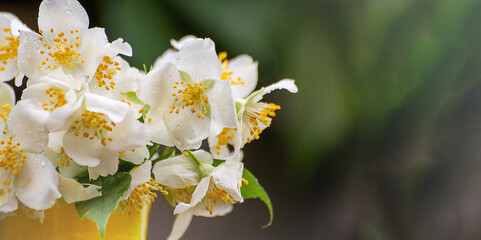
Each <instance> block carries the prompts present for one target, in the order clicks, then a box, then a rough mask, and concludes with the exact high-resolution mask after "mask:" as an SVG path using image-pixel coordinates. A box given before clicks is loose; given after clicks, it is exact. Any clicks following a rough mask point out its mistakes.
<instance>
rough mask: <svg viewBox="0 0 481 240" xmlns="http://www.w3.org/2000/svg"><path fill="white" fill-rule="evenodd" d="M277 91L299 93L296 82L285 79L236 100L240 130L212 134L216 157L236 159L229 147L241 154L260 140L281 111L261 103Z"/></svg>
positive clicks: (233, 129)
mask: <svg viewBox="0 0 481 240" xmlns="http://www.w3.org/2000/svg"><path fill="white" fill-rule="evenodd" d="M276 89H286V90H288V91H289V92H291V93H296V92H297V87H296V85H295V84H294V80H291V79H284V80H281V81H279V82H277V83H274V84H272V85H269V86H267V87H265V88H262V89H260V90H258V91H255V92H253V93H252V94H250V95H249V96H248V97H247V98H246V99H240V98H238V99H236V105H237V120H238V121H239V127H238V128H224V129H223V130H222V132H221V133H220V134H216V133H214V132H211V135H210V136H209V146H210V148H211V151H212V152H213V153H214V156H216V157H219V158H224V159H227V158H231V157H233V158H236V157H235V156H232V153H231V152H230V151H229V149H228V147H227V145H228V144H230V145H233V146H234V148H235V151H234V153H235V154H239V153H240V149H241V148H243V147H244V145H245V144H246V143H250V142H251V141H253V140H255V139H259V135H260V134H261V133H262V131H263V130H264V129H266V128H267V127H269V126H270V124H271V122H272V118H273V117H274V116H275V111H276V110H279V109H280V106H279V105H276V104H274V103H264V102H260V100H262V97H263V96H264V95H265V94H268V93H270V92H272V91H273V90H276Z"/></svg>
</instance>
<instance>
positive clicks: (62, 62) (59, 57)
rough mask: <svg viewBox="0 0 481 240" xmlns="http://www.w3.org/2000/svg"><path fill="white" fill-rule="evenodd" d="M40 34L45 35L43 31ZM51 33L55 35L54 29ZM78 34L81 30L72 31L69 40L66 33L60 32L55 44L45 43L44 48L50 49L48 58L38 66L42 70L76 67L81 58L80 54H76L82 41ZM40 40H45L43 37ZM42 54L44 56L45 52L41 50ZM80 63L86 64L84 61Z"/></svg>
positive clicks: (54, 39)
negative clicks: (44, 68) (45, 68)
mask: <svg viewBox="0 0 481 240" xmlns="http://www.w3.org/2000/svg"><path fill="white" fill-rule="evenodd" d="M39 32H40V33H41V34H42V33H43V31H42V30H40V31H39ZM50 32H51V33H54V29H53V28H52V29H50ZM78 32H79V30H71V31H70V34H69V35H70V36H69V38H67V37H66V34H65V33H64V32H60V33H59V34H58V35H57V37H55V38H53V39H52V40H53V43H51V44H48V43H44V44H43V46H44V47H46V48H47V49H48V53H47V57H46V58H45V60H44V61H42V64H41V65H40V66H38V68H39V69H40V68H42V67H45V66H46V67H47V68H48V69H50V68H53V69H57V68H58V67H59V66H60V67H62V66H65V67H66V68H69V67H73V66H75V63H78V58H79V57H80V56H81V54H80V53H77V52H76V50H77V49H78V48H79V47H80V43H79V42H78V40H79V39H80V37H79V36H78ZM39 39H40V41H43V40H44V38H43V37H40V38H39ZM71 39H73V40H71ZM40 54H42V55H44V54H45V51H43V50H41V51H40ZM80 62H81V63H84V60H81V61H80ZM49 63H50V64H49Z"/></svg>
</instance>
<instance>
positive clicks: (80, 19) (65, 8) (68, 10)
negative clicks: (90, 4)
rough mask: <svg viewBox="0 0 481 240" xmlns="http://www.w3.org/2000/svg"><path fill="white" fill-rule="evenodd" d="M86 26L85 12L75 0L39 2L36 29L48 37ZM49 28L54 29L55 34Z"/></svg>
mask: <svg viewBox="0 0 481 240" xmlns="http://www.w3.org/2000/svg"><path fill="white" fill-rule="evenodd" d="M88 26H89V17H88V15H87V12H86V11H85V9H84V8H83V7H82V5H80V3H79V2H78V1H77V0H48V1H43V2H42V3H41V4H40V9H39V12H38V29H40V30H42V31H43V32H44V34H45V35H46V37H48V38H53V37H56V34H59V33H60V32H64V33H68V32H70V30H79V31H83V30H86V29H87V28H88ZM50 29H54V30H55V34H54V33H51V32H50Z"/></svg>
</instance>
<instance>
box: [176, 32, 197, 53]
mask: <svg viewBox="0 0 481 240" xmlns="http://www.w3.org/2000/svg"><path fill="white" fill-rule="evenodd" d="M194 39H200V38H198V37H196V36H194V35H187V36H184V37H182V38H181V39H179V41H176V40H174V39H171V40H170V45H172V47H173V48H174V49H177V50H179V49H181V48H182V46H183V45H184V44H185V43H186V42H188V41H192V40H194Z"/></svg>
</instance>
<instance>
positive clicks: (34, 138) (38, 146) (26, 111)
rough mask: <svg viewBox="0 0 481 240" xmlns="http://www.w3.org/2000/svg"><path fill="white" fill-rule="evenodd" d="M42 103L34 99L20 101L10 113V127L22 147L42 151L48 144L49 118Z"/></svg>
mask: <svg viewBox="0 0 481 240" xmlns="http://www.w3.org/2000/svg"><path fill="white" fill-rule="evenodd" d="M48 115H49V114H48V113H47V112H45V111H44V110H43V108H42V106H41V104H40V103H39V102H37V101H35V100H32V99H26V100H22V101H19V102H18V103H17V105H16V106H15V108H13V110H12V112H11V113H10V115H9V119H10V120H9V127H10V128H11V130H12V131H13V132H14V133H15V135H16V138H17V139H18V141H19V142H20V143H21V145H22V148H24V149H25V150H30V151H34V152H40V151H42V150H43V149H44V148H45V147H46V146H47V144H48V131H47V119H48Z"/></svg>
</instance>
